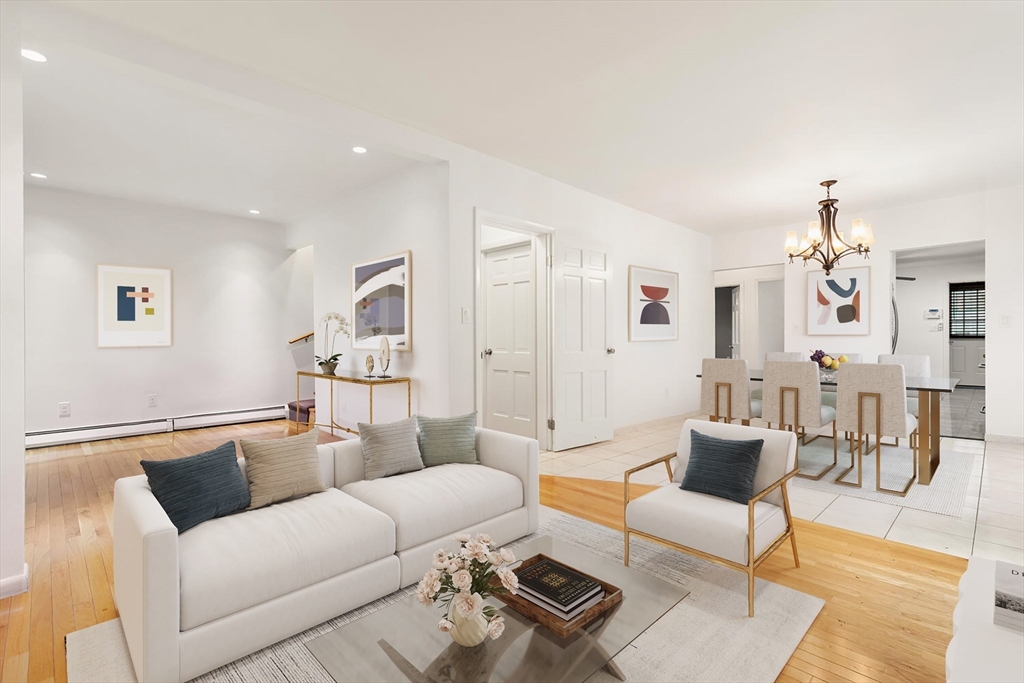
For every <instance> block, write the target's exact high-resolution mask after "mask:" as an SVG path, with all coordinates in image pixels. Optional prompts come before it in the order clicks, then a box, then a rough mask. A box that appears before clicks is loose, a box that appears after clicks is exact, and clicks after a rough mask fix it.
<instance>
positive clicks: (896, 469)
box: [791, 437, 974, 518]
mask: <svg viewBox="0 0 1024 683" xmlns="http://www.w3.org/2000/svg"><path fill="white" fill-rule="evenodd" d="M844 449H849V445H848V444H847V442H846V441H844V440H842V439H840V441H839V464H838V465H836V466H835V468H834V469H833V470H832V471H831V472H829V473H828V474H826V475H825V476H824V477H822V478H821V479H819V480H818V481H814V480H813V479H801V478H799V477H797V478H794V479H792V480H791V481H792V482H793V485H794V486H799V487H801V488H808V489H816V490H818V491H824V492H826V493H838V494H842V495H844V496H853V497H854V498H863V499H865V500H873V501H875V502H878V503H888V504H889V505H898V506H900V507H905V508H912V509H914V510H924V511H925V512H935V513H937V514H940V515H950V516H951V517H958V518H959V517H960V515H962V514H963V511H964V501H965V500H966V499H967V489H968V487H969V486H970V483H971V470H972V468H973V466H974V456H973V455H970V454H968V453H956V452H953V451H942V460H941V462H940V464H939V469H938V470H937V471H936V472H935V477H934V478H932V482H931V483H930V484H929V485H928V486H924V485H922V484H914V485H913V486H911V487H910V490H909V491H908V492H907V495H906V496H902V497H901V496H897V495H895V494H892V493H879V492H878V491H876V490H875V452H874V451H872V452H871V453H870V454H865V455H864V461H863V462H864V477H863V485H862V486H861V487H860V488H855V487H851V486H842V485H840V484H836V483H835V480H836V478H837V477H838V476H839V474H840V473H841V472H842V471H843V470H845V469H846V468H847V467H849V466H850V452H849V450H845V451H844ZM831 464H832V439H831V437H828V438H825V437H822V438H819V439H816V440H814V441H812V442H811V443H809V444H807V445H806V446H800V469H801V470H802V471H804V472H807V473H808V474H817V473H818V472H821V471H822V470H824V469H825V468H826V467H828V466H829V465H831ZM913 464H914V461H913V451H911V450H910V449H909V448H902V447H900V448H897V447H896V446H882V487H883V488H887V489H897V490H902V489H903V487H904V486H906V485H907V482H908V481H910V477H911V476H912V475H913V472H914V470H913ZM843 481H849V482H856V481H857V472H856V470H854V471H853V472H850V473H849V474H847V475H846V476H845V477H843Z"/></svg>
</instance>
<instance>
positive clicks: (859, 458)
mask: <svg viewBox="0 0 1024 683" xmlns="http://www.w3.org/2000/svg"><path fill="white" fill-rule="evenodd" d="M853 440H854V441H856V442H857V452H856V453H854V452H853V450H852V447H851V450H850V466H849V467H847V468H846V469H845V470H843V471H842V472H840V473H839V475H838V476H837V477H836V480H835V483H836V484H839V485H840V486H850V487H852V488H855V489H859V488H861V486H862V485H863V483H864V482H863V479H864V449H863V446H864V436H863V435H862V434H854V439H853ZM854 469H856V470H857V483H854V482H852V481H843V478H844V477H845V476H846V475H847V474H849V473H850V472H852V471H853V470H854Z"/></svg>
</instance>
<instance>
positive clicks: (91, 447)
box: [0, 421, 967, 683]
mask: <svg viewBox="0 0 1024 683" xmlns="http://www.w3.org/2000/svg"><path fill="white" fill-rule="evenodd" d="M287 425H288V423H286V422H283V421H276V422H264V423H254V424H248V425H238V426H228V427H214V428H210V429H201V430H193V431H186V432H172V433H168V434H156V435H149V436H142V437H133V438H128V439H116V440H111V441H103V442H94V443H89V444H76V445H69V446H59V447H53V448H45V449H37V450H32V451H29V452H28V454H27V464H26V517H25V528H26V548H25V550H26V558H27V560H26V561H27V562H28V563H29V567H30V579H31V588H30V590H29V591H28V592H27V593H23V594H21V595H16V596H14V597H11V598H6V599H4V600H0V681H2V682H3V683H7V682H8V681H26V680H28V681H56V682H62V681H66V680H67V671H66V670H65V658H64V636H65V635H66V634H67V633H69V632H71V631H76V630H79V629H82V628H86V627H88V626H91V625H93V624H96V623H99V622H102V621H106V620H108V619H113V618H114V617H116V616H117V610H116V608H115V607H114V601H113V596H112V592H113V543H112V539H111V536H110V526H111V518H112V513H113V491H114V481H115V480H116V479H118V478H120V477H126V476H132V475H135V474H141V472H142V468H141V467H140V466H139V460H141V459H147V460H164V459H169V458H177V457H183V456H186V455H192V454H194V453H199V452H201V451H204V450H209V449H210V448H214V447H216V446H218V445H220V444H222V443H224V442H225V441H229V440H231V439H237V438H239V437H245V438H278V437H281V436H286V435H288V434H290V433H293V432H292V431H291V428H290V427H288V426H287ZM329 440H332V439H331V437H330V436H327V435H324V436H323V437H322V438H321V441H322V442H324V441H329ZM630 488H631V490H632V489H633V488H636V495H640V494H641V493H643V492H644V491H645V490H647V488H649V487H646V488H645V487H642V486H635V485H634V486H631V487H630ZM541 503H542V504H544V505H549V506H551V507H553V508H557V509H559V510H562V511H564V512H567V513H570V514H574V515H577V516H579V517H583V518H585V519H589V520H592V521H594V522H596V523H599V524H603V525H606V526H609V527H612V528H619V529H621V528H622V485H621V484H617V483H615V482H605V481H591V480H584V479H566V478H555V477H548V476H542V477H541ZM797 542H798V544H799V550H800V560H801V569H799V570H798V569H795V568H794V567H793V560H792V555H791V554H790V552H789V549H788V545H787V546H784V547H783V548H780V549H779V550H778V551H777V552H776V553H775V554H774V555H773V556H772V557H771V558H770V559H769V560H767V561H766V562H765V563H764V565H762V567H761V568H760V569H759V570H758V576H760V577H762V578H764V579H767V580H769V581H774V582H776V583H780V584H782V585H785V586H789V587H791V588H794V589H796V590H801V591H804V592H807V593H810V594H813V595H817V596H818V597H820V598H822V599H824V600H825V601H826V605H825V607H824V609H823V610H822V612H821V614H820V615H819V616H818V619H817V620H816V621H815V623H814V625H813V626H812V627H811V629H810V631H808V633H807V635H806V636H805V637H804V639H803V641H802V642H801V644H800V647H799V648H798V649H797V651H796V653H795V654H794V655H793V657H792V658H791V659H790V661H789V663H788V664H787V665H786V668H785V669H784V670H783V672H782V674H781V675H780V676H779V680H780V681H932V680H935V681H939V680H944V666H945V665H944V655H945V649H946V645H947V644H948V642H949V639H950V637H951V636H952V614H953V607H954V605H955V604H956V598H957V582H958V581H959V579H960V575H961V574H962V573H963V572H964V570H965V569H966V567H967V562H966V560H962V559H960V558H956V557H953V556H949V555H943V554H939V553H934V552H931V551H927V550H922V549H918V548H913V547H911V546H906V545H901V544H898V543H894V542H892V541H885V540H882V539H877V538H873V537H868V536H862V535H860V534H856V533H853V532H848V531H842V530H839V529H835V528H832V527H826V526H822V525H819V524H814V523H812V522H801V521H800V520H797Z"/></svg>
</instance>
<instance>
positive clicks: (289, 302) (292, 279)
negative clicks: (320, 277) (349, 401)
mask: <svg viewBox="0 0 1024 683" xmlns="http://www.w3.org/2000/svg"><path fill="white" fill-rule="evenodd" d="M288 261H289V263H288V264H287V265H286V268H285V272H286V273H287V274H288V276H289V280H288V283H287V285H286V286H285V292H286V295H287V299H286V302H285V336H286V337H287V338H288V339H295V338H296V337H298V336H299V335H300V334H306V333H307V332H312V331H313V327H314V326H313V267H314V261H313V245H309V246H306V247H303V248H301V249H297V250H295V251H294V252H293V253H292V255H291V256H290V257H289V259H288ZM315 348H316V345H315V344H314V343H313V339H312V338H310V339H307V340H306V341H302V342H296V343H295V344H292V345H290V346H289V347H288V351H289V353H290V354H291V357H292V365H293V366H294V369H295V370H304V371H306V372H313V371H314V370H315V369H316V366H315V365H314V362H313V356H314V355H316V354H315V351H314V349H315ZM313 381H314V380H313V379H312V378H309V377H303V378H302V381H301V386H300V395H301V398H303V399H307V398H312V397H313ZM292 391H295V389H294V388H292V387H289V394H288V400H289V401H292V400H294V399H295V396H294V395H292V393H291V392H292Z"/></svg>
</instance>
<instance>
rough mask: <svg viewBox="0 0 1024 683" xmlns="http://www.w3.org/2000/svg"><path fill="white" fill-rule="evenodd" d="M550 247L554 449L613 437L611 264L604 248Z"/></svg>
mask: <svg viewBox="0 0 1024 683" xmlns="http://www.w3.org/2000/svg"><path fill="white" fill-rule="evenodd" d="M552 251H553V271H554V272H553V274H552V276H553V278H554V299H555V300H554V310H553V314H552V323H553V324H552V360H551V364H552V378H553V379H552V384H553V386H552V393H553V397H552V398H553V413H554V423H555V427H554V430H553V433H552V448H553V449H554V450H556V451H561V450H565V449H567V448H575V447H576V446H583V445H586V444H591V443H596V442H598V441H607V440H608V439H611V438H612V431H613V428H612V410H611V392H612V357H613V354H614V353H615V350H614V349H613V348H612V345H611V330H610V324H609V323H610V318H609V315H608V306H609V289H610V286H611V267H610V263H609V260H608V254H607V253H606V252H604V251H595V250H590V249H583V248H581V247H570V246H566V245H564V244H559V243H558V239H557V236H556V238H555V246H554V249H553V250H552Z"/></svg>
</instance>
